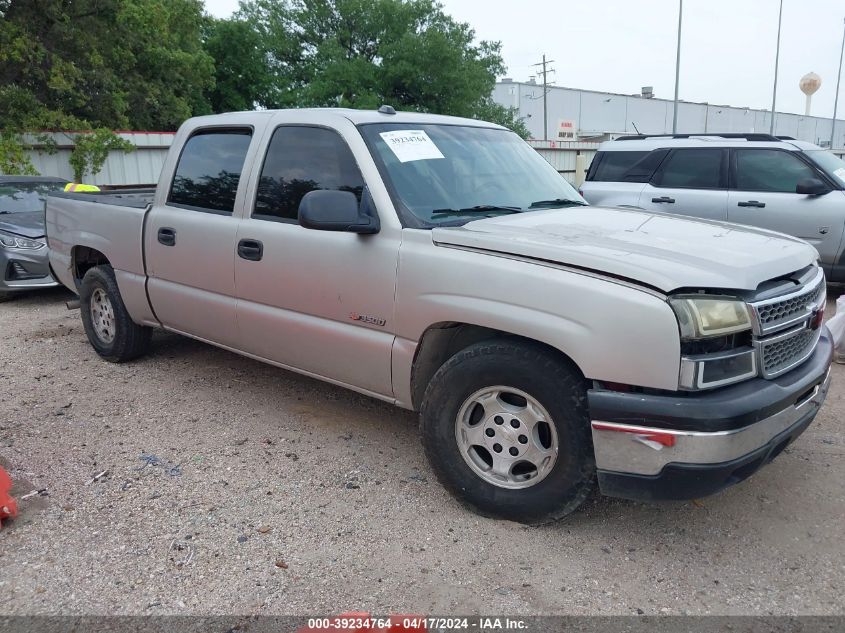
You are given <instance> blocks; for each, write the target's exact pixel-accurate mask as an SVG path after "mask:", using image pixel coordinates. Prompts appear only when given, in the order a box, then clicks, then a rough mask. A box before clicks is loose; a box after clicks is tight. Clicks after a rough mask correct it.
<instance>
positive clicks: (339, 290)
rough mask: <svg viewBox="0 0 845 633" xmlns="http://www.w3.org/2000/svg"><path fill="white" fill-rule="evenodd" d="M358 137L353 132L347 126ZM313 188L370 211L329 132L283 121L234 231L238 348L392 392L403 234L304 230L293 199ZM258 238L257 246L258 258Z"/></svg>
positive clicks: (351, 161) (341, 143) (350, 161)
mask: <svg viewBox="0 0 845 633" xmlns="http://www.w3.org/2000/svg"><path fill="white" fill-rule="evenodd" d="M352 132H353V133H354V134H358V132H357V130H354V129H353V130H352ZM317 189H325V190H338V191H349V192H352V193H354V194H355V195H356V197H357V198H358V200H359V203H361V204H362V210H363V211H364V212H372V213H374V212H375V211H374V205H373V203H372V200H371V198H370V196H369V194H368V193H367V192H366V190H365V184H364V180H363V177H362V176H361V172H360V170H359V168H358V165H357V163H356V162H355V158H354V156H353V154H352V152H351V150H350V149H349V147H348V145H347V144H346V142H345V140H344V139H343V138H342V137H341V136H340V134H339V133H338V132H337V131H335V130H330V129H327V128H323V127H316V126H307V125H281V126H279V127H278V128H276V130H275V131H274V132H273V135H272V138H271V140H270V143H269V145H268V150H267V155H266V158H265V160H264V162H263V165H262V169H261V174H259V175H258V180H257V184H256V186H255V190H256V191H255V201H254V205H251V206H252V207H253V208H252V209H251V211H252V214H251V215H252V217H250V218H246V219H244V220H243V221H242V222H241V224H240V226H239V227H238V234H237V242H238V244H247V245H252V246H253V248H252V249H251V250H249V251H247V252H240V253H239V255H238V256H237V257H236V259H235V287H236V291H237V296H238V305H237V318H238V325H239V328H240V332H241V341H242V342H241V349H243V350H244V351H247V352H249V353H251V354H255V355H257V356H260V357H263V358H266V359H268V360H272V361H275V362H277V363H281V364H283V365H287V366H290V367H294V368H296V369H300V370H303V371H306V372H309V373H313V374H317V375H319V376H323V377H325V378H328V379H331V380H335V381H338V382H342V383H345V384H348V385H352V386H354V387H357V388H359V389H365V390H367V391H371V392H374V393H377V394H380V395H383V396H392V393H393V388H392V384H391V371H390V354H391V348H392V345H393V339H394V335H393V331H394V328H393V304H394V292H395V286H396V267H397V261H398V257H399V241H400V239H401V231H399V230H395V229H389V230H385V229H383V230H382V231H381V232H380V233H377V234H375V235H357V234H354V233H347V232H341V231H318V230H313V229H306V228H304V227H302V226H300V225H299V223H298V219H297V218H298V210H299V203H300V201H301V200H302V198H303V196H304V195H305V194H306V193H308V192H309V191H314V190H317ZM255 242H261V247H260V250H261V253H260V259H259V258H256V257H250V255H253V256H254V255H255V254H256V248H254V247H255V246H256V245H255Z"/></svg>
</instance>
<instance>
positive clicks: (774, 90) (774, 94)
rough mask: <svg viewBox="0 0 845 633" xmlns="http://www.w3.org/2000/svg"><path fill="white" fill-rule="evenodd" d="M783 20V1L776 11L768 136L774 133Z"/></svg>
mask: <svg viewBox="0 0 845 633" xmlns="http://www.w3.org/2000/svg"><path fill="white" fill-rule="evenodd" d="M782 18H783V0H780V10H779V11H778V43H777V48H776V49H775V84H774V87H773V88H772V121H771V124H770V125H769V134H771V135H772V136H774V133H775V100H776V99H777V96H778V62H779V61H780V24H781V19H782Z"/></svg>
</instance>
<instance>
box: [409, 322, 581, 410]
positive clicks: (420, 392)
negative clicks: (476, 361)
mask: <svg viewBox="0 0 845 633" xmlns="http://www.w3.org/2000/svg"><path fill="white" fill-rule="evenodd" d="M497 338H506V339H509V340H511V341H522V342H524V343H525V344H527V345H533V346H540V347H543V348H545V349H547V350H550V351H552V352H553V353H554V354H555V355H557V356H559V357H560V359H561V361H563V362H564V363H566V364H567V365H569V366H570V367H572V368H573V369H574V370H575V371H577V372H578V374H579V375H581V376H583V373H582V372H581V370H580V368H579V367H578V365H577V364H575V362H574V361H573V360H572V359H571V358H569V356H567V355H566V354H564V353H563V352H561V351H560V350H559V349H557V348H555V347H552V346H551V345H547V344H546V343H542V342H540V341H536V340H534V339H531V338H527V337H525V336H519V335H516V334H512V333H510V332H505V331H504V330H496V329H493V328H488V327H482V326H480V325H472V324H470V323H454V322H452V323H436V324H434V325H432V326H431V327H429V328H428V329H427V330H426V331H425V332H424V333H423V335H422V336H421V337H420V342H419V345H417V351H416V354H415V355H414V365H413V367H412V369H411V399H412V405H413V407H414V409H415V410H419V407H420V404H421V403H422V399H423V396H424V395H425V390H426V388H427V387H428V383H429V382H431V379H432V378H433V377H434V374H435V373H437V370H438V369H440V367H442V366H443V363H445V362H446V361H447V360H449V359H450V358H451V357H452V356H454V355H455V354H457V353H458V352H460V351H461V350H463V349H466V348H467V347H469V346H470V345H474V344H475V343H478V342H480V341H487V340H490V339H497Z"/></svg>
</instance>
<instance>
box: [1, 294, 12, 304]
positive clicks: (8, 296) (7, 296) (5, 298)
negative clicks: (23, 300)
mask: <svg viewBox="0 0 845 633" xmlns="http://www.w3.org/2000/svg"><path fill="white" fill-rule="evenodd" d="M14 296H15V293H14V292H0V303H3V302H5V301H11V300H12V299H13V298H14Z"/></svg>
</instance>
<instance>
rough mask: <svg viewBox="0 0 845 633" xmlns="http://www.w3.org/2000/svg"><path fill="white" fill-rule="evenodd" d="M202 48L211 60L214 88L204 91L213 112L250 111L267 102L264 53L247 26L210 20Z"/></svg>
mask: <svg viewBox="0 0 845 633" xmlns="http://www.w3.org/2000/svg"><path fill="white" fill-rule="evenodd" d="M203 47H204V49H205V51H206V53H208V55H209V56H210V57H211V58H213V59H214V79H215V81H214V87H212V88H210V89H207V90H206V98H207V100H208V102H209V104H210V106H211V109H212V111H213V112H232V111H236V110H252V109H254V108H255V106H256V105H257V104H260V103H263V102H265V101H267V91H268V89H269V87H270V85H271V76H270V72H269V67H268V65H267V53H266V51H265V50H264V47H263V39H262V38H261V36H260V35H259V33H258V32H257V31H256V30H255V29H253V28H252V26H251V25H250V24H249V23H248V22H245V21H243V20H238V19H229V20H220V19H215V18H209V19H208V20H207V22H206V25H205V28H204V41H203Z"/></svg>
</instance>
